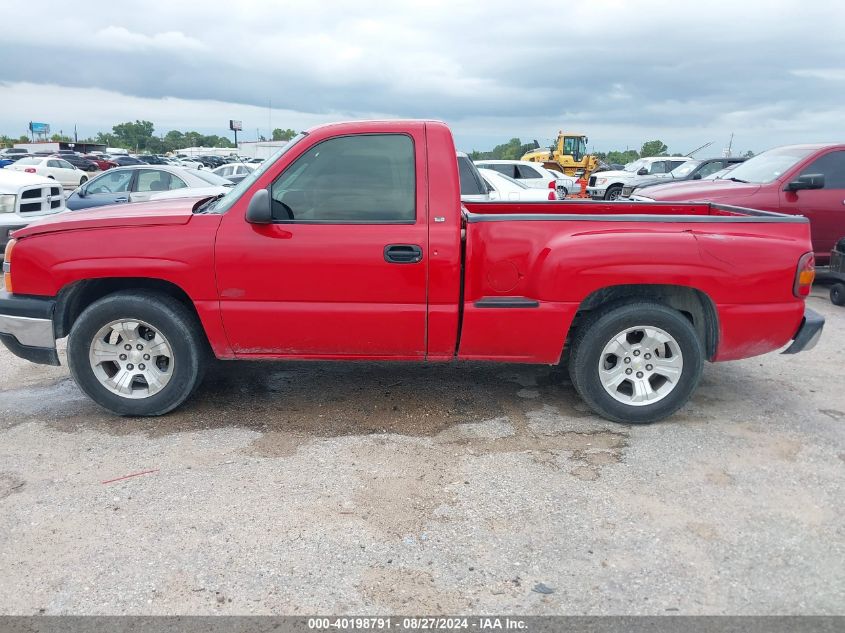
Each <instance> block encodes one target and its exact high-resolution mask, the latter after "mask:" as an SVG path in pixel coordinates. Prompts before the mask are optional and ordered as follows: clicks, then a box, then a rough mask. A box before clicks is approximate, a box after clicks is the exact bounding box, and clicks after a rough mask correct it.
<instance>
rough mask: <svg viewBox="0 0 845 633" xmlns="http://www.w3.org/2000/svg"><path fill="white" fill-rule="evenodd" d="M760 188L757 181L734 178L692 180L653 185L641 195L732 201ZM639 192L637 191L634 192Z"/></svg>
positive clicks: (659, 197) (676, 199)
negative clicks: (738, 180)
mask: <svg viewBox="0 0 845 633" xmlns="http://www.w3.org/2000/svg"><path fill="white" fill-rule="evenodd" d="M759 189H760V185H759V184H757V183H753V182H749V183H744V182H734V181H733V180H692V181H684V182H675V183H667V184H661V185H653V186H651V187H649V188H648V189H647V190H646V191H643V192H642V194H641V195H643V196H644V197H646V198H651V199H652V200H659V201H664V200H666V201H681V200H683V201H687V200H690V201H691V200H710V201H714V202H715V201H718V202H730V201H731V200H735V199H737V198H745V197H746V196H751V195H753V194H755V193H756V192H757V191H758V190H759ZM638 193H639V192H637V191H635V192H634V194H638Z"/></svg>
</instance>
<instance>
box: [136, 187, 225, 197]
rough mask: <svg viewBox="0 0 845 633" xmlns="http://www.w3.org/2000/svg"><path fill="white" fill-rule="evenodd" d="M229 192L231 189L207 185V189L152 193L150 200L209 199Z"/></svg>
mask: <svg viewBox="0 0 845 633" xmlns="http://www.w3.org/2000/svg"><path fill="white" fill-rule="evenodd" d="M231 190H232V188H231V187H223V186H222V185H209V186H208V187H183V188H182V189H173V190H171V191H162V192H160V193H154V194H153V195H151V196H150V200H174V199H176V198H210V197H211V196H219V195H220V194H221V193H223V194H226V193H229V192H230V191H231Z"/></svg>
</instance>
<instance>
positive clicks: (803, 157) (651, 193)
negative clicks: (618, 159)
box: [631, 144, 845, 264]
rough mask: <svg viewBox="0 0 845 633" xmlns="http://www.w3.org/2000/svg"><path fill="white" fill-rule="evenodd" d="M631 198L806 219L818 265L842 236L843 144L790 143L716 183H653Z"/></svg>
mask: <svg viewBox="0 0 845 633" xmlns="http://www.w3.org/2000/svg"><path fill="white" fill-rule="evenodd" d="M631 198H632V199H633V200H642V201H651V200H656V201H660V202H666V201H709V202H717V203H719V204H730V205H735V206H739V207H749V208H752V209H761V210H764V211H777V212H779V213H789V214H791V215H803V216H806V217H807V218H809V220H810V228H811V232H812V239H813V250H814V251H815V254H816V262H817V263H819V264H827V263H828V261H829V260H830V251H831V250H832V249H833V246H834V244H836V242H837V240H839V238H841V237H843V236H845V145H843V144H839V145H830V144H812V145H788V146H784V147H777V148H775V149H770V150H769V151H767V152H763V153H762V154H758V155H757V156H755V157H754V158H751V159H749V160H747V161H746V162H744V163H743V164H741V165H739V166H738V167H736V168H734V169H732V170H731V171H730V172H728V174H726V177H725V178H723V179H720V180H696V181H694V182H688V183H676V184H666V185H656V186H654V187H649V188H648V189H646V190H644V191H643V192H642V194H640V195H637V194H636V192H634V195H633V196H632V197H631Z"/></svg>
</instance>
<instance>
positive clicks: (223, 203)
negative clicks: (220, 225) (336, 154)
mask: <svg viewBox="0 0 845 633" xmlns="http://www.w3.org/2000/svg"><path fill="white" fill-rule="evenodd" d="M305 136H306V135H305V132H300V133H299V134H297V135H296V136H294V137H293V138H292V139H291V140H290V141H289V142H288V144H287V145H285V146H283V147H280V148H279V151H278V152H276V153H275V154H273V155H272V156H271V157H270V158H268V159H267V160H265V161H264V162H263V163H261V164H260V165H259V166H258V167H256V168H255V171H253V172H252V173H250V174H249V175H248V176H247V177H246V178H244V179H243V180H241V181H240V182H239V183H238V184H236V185H235V186H234V187H232V188H231V189H230V190H229V192H228V193H227V194H226V195H225V196H223V197H222V198H220V199H219V200H217V201H216V202H213V203H212V205H211V206H209V207H208V208H207V209H204V210H205V211H211V210H213V211H214V212H215V213H226V211H228V210H229V209H230V208H231V207H232V205H233V204H235V202H237V201H238V199H239V198H240V197H241V196H242V195H243V194H244V192H245V191H247V190H248V189H249V188H250V187H252V183H254V182H255V181H256V180H258V179H259V178H261V176H262V175H263V174H264V172H266V171H267V170H268V169H270V167H272V166H273V165H275V164H276V161H277V160H279V159H280V158H281V157H282V156H283V155H284V154H285V153H287V151H288V150H289V149H291V148H292V147H293V146H294V145H296V144H297V143H299V141H301V140H302V139H304V138H305ZM226 182H229V181H228V180H227V181H226ZM201 208H202V207H201Z"/></svg>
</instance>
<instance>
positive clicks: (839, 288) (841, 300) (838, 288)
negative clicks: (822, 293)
mask: <svg viewBox="0 0 845 633" xmlns="http://www.w3.org/2000/svg"><path fill="white" fill-rule="evenodd" d="M830 302H831V303H832V304H833V305H835V306H845V284H843V283H838V284H833V286H832V287H831V288H830Z"/></svg>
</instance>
